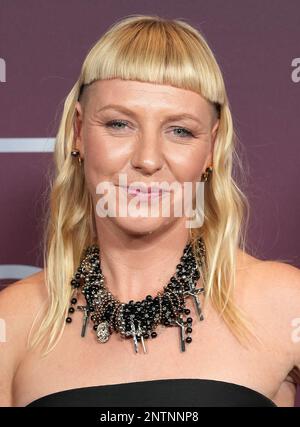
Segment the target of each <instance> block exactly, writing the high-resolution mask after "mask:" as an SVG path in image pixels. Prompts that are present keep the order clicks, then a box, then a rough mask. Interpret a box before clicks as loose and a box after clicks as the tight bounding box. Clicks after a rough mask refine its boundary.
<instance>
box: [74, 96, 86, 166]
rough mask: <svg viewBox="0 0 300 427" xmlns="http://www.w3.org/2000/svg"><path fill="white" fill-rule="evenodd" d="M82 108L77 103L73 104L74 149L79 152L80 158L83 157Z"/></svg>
mask: <svg viewBox="0 0 300 427" xmlns="http://www.w3.org/2000/svg"><path fill="white" fill-rule="evenodd" d="M82 122H83V108H82V105H81V104H80V102H79V101H77V102H76V104H75V119H74V148H77V149H78V150H79V151H80V156H81V158H83V157H84V145H83V141H82Z"/></svg>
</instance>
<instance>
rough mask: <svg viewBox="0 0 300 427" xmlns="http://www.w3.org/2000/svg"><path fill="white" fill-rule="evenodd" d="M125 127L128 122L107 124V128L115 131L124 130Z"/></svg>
mask: <svg viewBox="0 0 300 427" xmlns="http://www.w3.org/2000/svg"><path fill="white" fill-rule="evenodd" d="M119 125H121V126H119ZM123 125H124V126H126V125H127V122H123V121H122V120H111V121H110V122H107V123H105V126H106V127H108V128H113V129H124V128H123Z"/></svg>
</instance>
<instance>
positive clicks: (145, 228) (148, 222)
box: [114, 217, 170, 236]
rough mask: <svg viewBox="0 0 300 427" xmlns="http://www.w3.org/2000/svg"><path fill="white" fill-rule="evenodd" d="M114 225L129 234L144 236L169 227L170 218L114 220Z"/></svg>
mask: <svg viewBox="0 0 300 427" xmlns="http://www.w3.org/2000/svg"><path fill="white" fill-rule="evenodd" d="M114 223H115V226H116V227H119V228H121V229H122V230H123V231H124V232H126V233H128V234H132V235H136V236H143V235H147V234H152V233H155V232H156V231H161V230H162V229H163V228H165V227H168V225H169V224H170V218H162V217H158V218H142V217H137V218H130V217H127V218H114Z"/></svg>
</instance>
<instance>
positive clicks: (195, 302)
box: [187, 280, 203, 320]
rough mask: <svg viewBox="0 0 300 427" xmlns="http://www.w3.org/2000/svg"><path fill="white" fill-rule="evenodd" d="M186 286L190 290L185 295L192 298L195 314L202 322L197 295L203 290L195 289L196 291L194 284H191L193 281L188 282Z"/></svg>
mask: <svg viewBox="0 0 300 427" xmlns="http://www.w3.org/2000/svg"><path fill="white" fill-rule="evenodd" d="M188 285H189V288H190V290H189V291H187V293H188V294H190V295H191V296H192V297H193V300H194V305H195V308H196V311H197V314H198V316H199V319H200V320H203V314H202V313H201V306H200V301H199V298H198V294H199V293H200V292H202V291H203V288H201V289H200V288H197V289H196V288H195V283H194V282H193V280H190V281H189V283H188Z"/></svg>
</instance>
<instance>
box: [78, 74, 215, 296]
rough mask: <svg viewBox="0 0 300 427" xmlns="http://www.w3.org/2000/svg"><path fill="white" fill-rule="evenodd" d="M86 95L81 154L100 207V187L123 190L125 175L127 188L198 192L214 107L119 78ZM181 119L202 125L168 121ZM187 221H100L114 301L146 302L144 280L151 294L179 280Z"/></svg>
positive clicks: (208, 160)
mask: <svg viewBox="0 0 300 427" xmlns="http://www.w3.org/2000/svg"><path fill="white" fill-rule="evenodd" d="M85 90H86V92H85V94H84V98H83V101H82V102H81V103H79V102H77V105H76V111H77V117H76V124H75V135H76V148H77V149H79V150H80V154H81V158H82V159H83V160H84V173H85V177H86V182H87V186H88V189H89V191H90V193H91V194H92V197H93V200H94V206H95V205H96V201H97V197H99V196H97V194H96V187H97V184H98V183H99V182H103V181H109V182H112V183H114V184H116V183H118V178H119V174H120V173H122V174H125V175H126V177H127V183H128V184H130V183H132V182H142V183H145V184H146V185H150V184H151V183H152V182H153V183H155V182H157V183H161V182H167V183H170V184H171V183H173V182H179V183H180V184H183V183H184V182H191V183H192V184H193V186H194V187H193V189H194V188H195V184H196V182H197V181H200V179H201V175H202V173H203V172H204V171H205V169H206V167H207V166H209V165H211V164H212V160H213V159H212V152H213V147H214V142H215V136H216V132H217V128H218V125H219V121H218V120H217V118H216V113H215V111H214V108H213V106H212V105H211V104H210V103H209V102H208V101H206V100H205V99H204V98H202V97H201V96H200V95H198V94H197V93H195V92H192V91H187V90H183V89H179V88H176V87H172V86H167V85H156V84H151V83H144V82H138V81H124V80H120V79H112V80H103V81H96V82H94V83H93V84H92V85H91V86H89V87H87V88H86V89H85ZM108 104H118V105H120V106H121V107H126V108H127V109H130V110H131V112H132V114H126V113H125V112H123V111H118V110H115V109H105V110H102V111H100V112H99V109H102V108H103V107H106V106H107V105H108ZM181 112H182V113H188V114H191V115H192V116H193V117H195V120H192V119H189V118H188V119H186V118H184V119H183V118H177V119H172V120H171V119H170V118H168V117H169V116H171V115H175V114H179V113H181ZM111 120H122V121H126V125H125V126H124V125H117V126H114V127H113V128H112V127H110V128H109V127H107V126H106V124H107V123H108V122H110V121H111ZM180 128H184V129H187V130H188V131H190V132H192V134H193V136H190V135H189V134H186V132H185V131H184V130H181V129H180ZM118 191H120V187H116V194H117V193H118ZM121 191H123V190H121ZM193 194H194V193H193ZM172 206H173V205H172ZM171 212H173V211H172V209H171ZM185 220H186V218H185V217H178V216H177V217H176V216H174V215H173V216H170V217H166V216H162V215H160V216H158V217H150V216H148V217H146V216H145V217H144V218H142V217H140V218H139V219H138V220H137V218H134V217H130V216H127V217H120V216H117V217H105V218H103V217H102V218H101V217H99V216H96V225H97V233H98V239H99V244H100V247H101V248H102V253H103V257H102V261H101V263H102V269H103V273H104V275H105V276H106V277H107V280H108V281H109V283H111V284H112V286H111V290H112V292H114V294H115V295H118V297H119V298H121V299H122V300H129V299H140V298H142V297H143V296H144V292H145V291H144V282H143V280H144V278H145V277H149V278H150V277H151V280H149V282H148V288H147V289H148V290H149V293H153V292H156V291H158V290H159V288H160V287H161V283H164V282H166V281H167V280H168V278H169V276H170V275H172V274H173V271H174V268H175V267H176V264H177V261H178V258H179V257H180V256H181V252H182V249H183V247H184V245H185V243H186V242H187V239H188V237H189V230H188V228H186V227H185ZM175 241H176V242H177V244H176V245H174V242H175ZM166 265H168V266H169V268H165V266H166Z"/></svg>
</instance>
